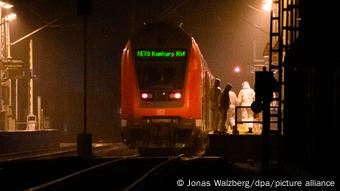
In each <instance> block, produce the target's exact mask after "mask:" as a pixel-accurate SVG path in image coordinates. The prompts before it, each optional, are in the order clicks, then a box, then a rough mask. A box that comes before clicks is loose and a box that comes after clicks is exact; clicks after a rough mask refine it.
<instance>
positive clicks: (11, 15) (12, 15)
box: [4, 13, 17, 21]
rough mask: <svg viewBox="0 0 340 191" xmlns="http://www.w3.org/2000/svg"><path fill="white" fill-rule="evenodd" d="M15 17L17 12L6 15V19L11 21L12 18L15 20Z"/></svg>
mask: <svg viewBox="0 0 340 191" xmlns="http://www.w3.org/2000/svg"><path fill="white" fill-rule="evenodd" d="M15 18H17V15H16V14H15V13H11V14H9V15H7V16H6V17H4V19H5V20H6V21H11V20H14V19H15Z"/></svg>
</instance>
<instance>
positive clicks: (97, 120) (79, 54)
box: [3, 0, 269, 138]
mask: <svg viewBox="0 0 340 191" xmlns="http://www.w3.org/2000/svg"><path fill="white" fill-rule="evenodd" d="M9 2H10V3H12V4H13V5H14V7H13V8H12V9H11V10H10V12H15V13H16V14H17V18H16V20H15V21H13V22H11V42H14V41H16V40H17V39H19V38H21V37H23V36H25V35H27V34H29V33H30V32H32V31H34V30H36V29H38V28H39V27H42V26H44V25H46V24H47V23H49V22H51V21H52V20H54V19H58V18H59V20H58V21H56V22H55V23H53V24H51V25H49V26H48V27H46V28H44V29H42V30H41V31H39V32H37V33H35V34H34V35H32V36H30V37H28V38H26V39H24V40H22V41H20V42H18V43H17V44H15V45H13V46H12V47H11V51H12V57H13V59H18V60H23V61H24V62H25V63H26V64H28V61H29V39H32V40H33V62H34V73H35V75H36V79H35V89H34V91H35V96H37V95H40V96H41V97H42V107H43V109H44V114H45V116H49V117H50V119H51V122H52V125H53V127H54V128H57V129H62V130H64V131H67V132H68V133H69V134H70V135H72V136H73V135H74V134H77V133H80V132H81V131H82V128H83V101H82V99H83V79H84V76H83V71H84V70H83V55H84V52H83V50H84V47H83V17H82V16H79V15H78V12H77V1H76V0H48V1H47V0H26V1H24V0H22V1H20V0H19V1H9ZM261 3H262V0H242V1H233V0H217V1H208V0H173V1H168V0H159V1H154V0H150V1H137V0H135V1H134V0H128V1H108V0H96V1H93V6H92V14H91V15H90V16H89V17H88V56H87V58H88V76H87V83H88V129H89V131H90V132H92V133H93V134H94V136H95V137H104V138H105V137H107V136H112V135H118V134H119V128H118V127H119V123H120V119H119V100H120V97H119V96H120V56H121V53H122V50H123V48H124V45H125V43H126V42H127V40H128V38H129V36H130V35H131V34H132V32H133V31H134V30H135V29H138V28H139V27H140V26H143V24H144V23H149V22H153V21H158V20H165V21H169V22H173V23H175V24H178V25H182V27H183V29H184V30H185V31H187V32H188V33H189V34H190V35H192V36H193V37H194V38H195V40H196V41H197V43H198V45H199V47H200V48H201V51H202V53H203V56H204V58H205V60H206V61H207V63H208V65H209V67H210V70H211V72H212V73H213V74H214V75H215V76H216V77H218V78H221V80H222V86H224V85H225V84H226V83H228V82H229V83H231V84H233V85H234V90H235V92H236V93H238V91H239V90H240V88H241V83H242V81H244V80H248V81H249V82H250V83H251V86H252V87H253V85H254V73H253V64H254V59H257V60H263V56H262V53H263V50H264V47H265V45H266V43H267V42H268V41H269V35H268V32H269V14H268V13H265V12H262V11H261ZM257 9H258V10H257ZM3 16H5V13H3ZM255 47H256V55H255V57H256V58H254V50H255V49H254V48H255ZM234 66H240V68H241V72H240V73H234V72H233V67H234ZM19 83H21V84H22V83H25V82H19ZM22 89H23V90H22V91H25V90H24V88H22ZM23 95H24V93H23ZM19 99H25V98H19ZM35 106H36V105H35Z"/></svg>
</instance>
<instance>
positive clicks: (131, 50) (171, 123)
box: [121, 23, 202, 149]
mask: <svg viewBox="0 0 340 191" xmlns="http://www.w3.org/2000/svg"><path fill="white" fill-rule="evenodd" d="M193 44H194V45H195V43H194V41H193V39H192V38H191V37H190V36H189V35H188V34H187V33H185V32H184V31H183V30H182V29H181V28H179V27H177V26H173V25H169V24H166V23H156V24H149V25H147V26H145V27H144V28H143V29H142V30H140V31H139V32H138V33H136V34H135V35H134V36H133V38H132V39H131V40H130V41H129V42H128V44H127V45H126V47H125V49H124V51H123V56H122V67H121V75H122V76H121V77H122V78H121V90H122V91H121V127H122V137H123V141H124V142H125V143H127V144H128V145H129V146H132V147H137V148H139V149H150V148H189V147H192V146H193V145H195V144H197V140H195V139H197V137H199V135H200V133H201V129H200V125H201V118H202V105H201V101H202V99H201V97H202V96H201V92H202V91H201V89H200V88H201V85H202V84H201V81H202V76H201V75H200V74H201V72H202V68H201V65H202V64H201V63H200V62H201V60H200V59H201V58H200V52H199V51H198V50H197V48H193Z"/></svg>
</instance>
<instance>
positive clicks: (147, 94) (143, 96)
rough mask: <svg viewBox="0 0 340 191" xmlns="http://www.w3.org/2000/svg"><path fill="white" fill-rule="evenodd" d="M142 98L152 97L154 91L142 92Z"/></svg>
mask: <svg viewBox="0 0 340 191" xmlns="http://www.w3.org/2000/svg"><path fill="white" fill-rule="evenodd" d="M141 98H142V99H152V93H146V92H144V93H141Z"/></svg>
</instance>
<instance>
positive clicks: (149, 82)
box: [136, 61, 186, 90]
mask: <svg viewBox="0 0 340 191" xmlns="http://www.w3.org/2000/svg"><path fill="white" fill-rule="evenodd" d="M136 69H137V75H138V82H139V88H140V89H143V90H146V89H149V90H150V89H153V90H159V89H182V88H183V81H184V77H185V69H186V66H185V63H184V62H178V61H177V62H162V61H139V62H138V63H137V68H136Z"/></svg>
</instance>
